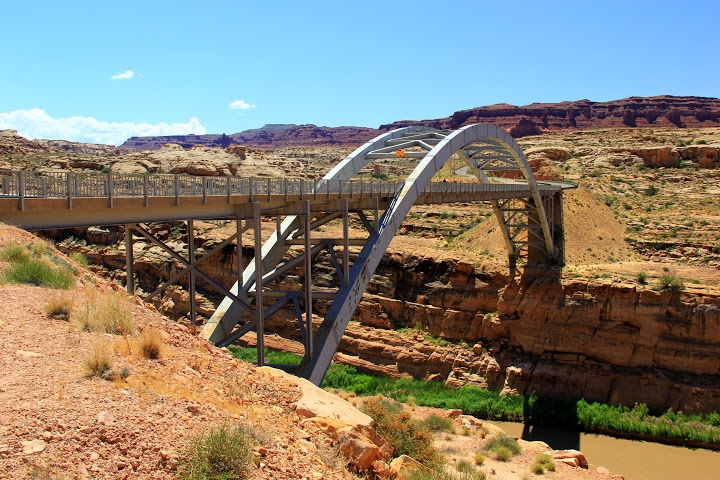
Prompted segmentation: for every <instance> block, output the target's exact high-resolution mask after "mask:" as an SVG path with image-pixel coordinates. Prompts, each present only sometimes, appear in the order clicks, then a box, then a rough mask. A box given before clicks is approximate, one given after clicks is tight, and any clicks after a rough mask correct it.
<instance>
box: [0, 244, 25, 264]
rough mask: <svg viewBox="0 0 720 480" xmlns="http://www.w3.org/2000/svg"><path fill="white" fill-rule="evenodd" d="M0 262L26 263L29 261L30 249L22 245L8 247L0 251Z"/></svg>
mask: <svg viewBox="0 0 720 480" xmlns="http://www.w3.org/2000/svg"><path fill="white" fill-rule="evenodd" d="M0 260H4V261H6V262H10V263H27V262H29V261H30V249H29V248H28V247H25V246H23V245H8V246H7V247H5V248H3V249H2V250H0Z"/></svg>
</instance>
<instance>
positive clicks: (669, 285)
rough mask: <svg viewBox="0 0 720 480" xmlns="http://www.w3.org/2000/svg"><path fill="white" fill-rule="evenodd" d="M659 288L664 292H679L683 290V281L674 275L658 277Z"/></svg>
mask: <svg viewBox="0 0 720 480" xmlns="http://www.w3.org/2000/svg"><path fill="white" fill-rule="evenodd" d="M660 288H661V289H664V290H673V291H679V290H682V289H684V288H685V285H684V284H683V281H682V280H680V279H679V278H677V277H676V276H675V275H669V274H665V275H660Z"/></svg>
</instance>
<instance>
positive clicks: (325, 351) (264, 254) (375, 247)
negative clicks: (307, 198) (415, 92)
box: [202, 124, 556, 385]
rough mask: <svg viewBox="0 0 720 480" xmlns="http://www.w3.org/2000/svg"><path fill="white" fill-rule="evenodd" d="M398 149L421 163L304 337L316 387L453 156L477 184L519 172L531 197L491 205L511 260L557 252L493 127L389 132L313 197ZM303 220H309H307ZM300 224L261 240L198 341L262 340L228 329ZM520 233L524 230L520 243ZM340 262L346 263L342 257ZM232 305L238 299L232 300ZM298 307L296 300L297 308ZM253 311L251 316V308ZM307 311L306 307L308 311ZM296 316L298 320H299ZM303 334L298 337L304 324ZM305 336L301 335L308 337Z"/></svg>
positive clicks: (515, 161)
mask: <svg viewBox="0 0 720 480" xmlns="http://www.w3.org/2000/svg"><path fill="white" fill-rule="evenodd" d="M400 148H402V149H406V151H407V152H408V153H407V155H408V156H411V157H415V158H419V159H420V162H419V164H418V165H417V167H416V168H415V169H414V170H413V172H412V173H411V174H410V175H409V176H408V178H407V179H406V180H405V181H404V182H403V184H402V185H401V187H400V188H399V189H398V190H397V192H396V193H395V196H394V198H393V199H392V201H391V202H390V206H389V207H388V208H387V210H386V211H385V213H384V214H383V215H382V218H381V220H380V222H379V225H378V226H376V227H375V228H374V231H370V235H369V237H368V238H367V240H366V241H365V243H364V245H363V247H362V250H361V252H360V254H359V256H358V257H357V258H356V260H355V262H354V263H353V265H352V268H350V270H349V281H348V282H346V283H345V284H343V285H342V286H341V287H340V288H339V289H338V291H337V292H336V293H335V295H334V299H333V301H332V304H331V305H330V308H329V310H328V312H327V314H326V315H325V319H324V320H323V322H322V325H321V326H320V329H319V331H318V332H317V334H316V335H314V336H313V335H312V333H310V337H314V338H310V340H309V341H308V342H307V343H306V355H305V358H304V359H303V362H302V364H301V366H300V369H299V371H298V373H299V374H300V375H301V376H304V377H306V378H309V379H310V380H311V381H312V382H314V383H315V384H318V385H319V384H320V383H321V382H322V379H323V378H324V376H325V372H326V371H327V368H328V366H329V365H330V361H331V360H332V357H333V355H334V353H335V351H336V349H337V346H338V345H339V343H340V340H341V338H342V336H343V333H344V331H345V328H346V327H347V324H348V322H349V321H350V318H351V316H352V314H353V312H354V310H355V308H356V307H357V305H358V304H359V302H360V300H361V298H362V294H363V292H364V291H365V289H366V287H367V285H368V283H369V282H370V279H371V277H372V275H373V273H374V271H375V269H376V268H377V266H378V264H379V263H380V260H381V259H382V256H383V254H384V252H385V250H386V249H387V247H388V246H389V244H390V242H391V240H392V238H393V237H394V236H395V234H396V232H397V230H398V228H399V227H400V225H401V222H402V220H403V219H404V217H405V215H406V214H407V213H408V211H409V210H410V208H411V207H412V205H413V204H414V203H415V201H416V200H417V199H418V197H419V196H420V195H421V193H422V192H423V189H424V188H425V186H426V185H427V184H428V182H429V181H430V179H431V178H432V177H433V175H435V173H436V172H437V171H438V170H440V169H441V168H442V167H443V165H444V164H445V163H446V162H447V161H448V159H450V157H451V156H452V155H454V154H455V153H459V154H460V155H461V156H462V157H463V158H464V159H465V161H466V162H467V164H468V166H469V168H470V169H471V170H472V172H473V173H474V174H475V175H476V176H477V178H478V179H479V180H480V181H481V182H482V183H497V182H501V183H502V182H504V183H512V182H516V183H517V181H515V180H508V179H505V178H502V177H496V176H494V174H495V173H499V172H503V171H506V170H515V171H520V172H521V174H522V177H523V179H524V182H523V184H526V185H527V188H528V190H529V196H528V197H527V198H526V199H522V200H521V204H520V205H519V206H518V205H516V204H513V203H512V202H516V201H517V200H512V201H511V200H507V201H497V200H493V201H492V204H493V209H494V211H495V214H496V217H497V219H498V222H499V223H500V225H501V230H502V233H503V236H504V239H505V245H506V248H507V251H508V255H509V257H510V259H511V262H512V261H514V259H515V258H517V256H518V254H519V252H520V250H521V249H523V248H525V247H528V249H529V248H530V247H533V248H538V249H540V250H542V251H543V252H544V254H545V256H546V257H547V258H549V259H550V258H553V257H554V256H555V254H556V252H555V247H554V243H553V238H552V228H551V226H550V223H549V222H548V217H547V215H546V212H545V209H544V204H543V199H542V198H541V195H540V193H539V191H538V186H537V182H536V181H535V178H534V176H533V174H532V171H531V169H530V166H529V164H528V162H527V159H526V158H525V155H524V154H523V152H522V150H521V149H520V147H519V146H518V145H517V143H516V142H515V140H514V139H513V138H512V137H511V136H510V135H509V134H508V133H507V132H505V131H504V130H503V129H501V128H499V127H496V126H494V125H487V124H478V125H469V126H466V127H463V128H461V129H459V130H456V131H446V130H435V129H431V128H427V127H407V128H401V129H397V130H393V131H390V132H387V133H385V134H383V135H380V136H378V137H376V138H375V139H373V140H371V141H369V142H367V143H366V144H365V145H363V146H361V147H360V148H358V149H357V150H355V151H354V152H353V153H352V154H350V155H348V156H347V157H346V158H345V159H344V160H343V161H342V162H340V163H339V164H338V165H337V166H336V167H335V168H333V169H332V170H331V171H330V172H329V173H328V174H327V175H325V177H323V179H321V180H320V181H319V182H318V186H317V192H319V193H331V192H335V191H336V190H339V189H341V188H342V184H343V182H346V181H348V180H350V179H352V178H353V177H354V176H356V175H357V174H358V173H359V172H360V170H361V169H362V168H363V167H365V166H366V165H368V164H369V163H370V162H372V161H373V160H377V159H382V158H395V157H396V154H395V151H396V150H397V149H400ZM525 214H527V221H526V222H525V221H518V220H517V217H518V216H519V215H520V216H522V215H525ZM307 217H308V218H309V214H308V216H307ZM302 219H303V218H302V217H300V216H288V217H287V218H286V219H285V220H284V221H283V222H282V224H281V225H280V226H279V228H278V231H277V235H272V236H271V238H270V239H269V240H268V241H267V242H265V244H264V245H263V246H262V251H261V260H260V259H259V258H258V259H257V261H256V263H255V264H252V263H251V264H250V265H249V266H248V267H247V268H246V269H245V270H244V272H243V277H242V278H243V281H242V285H239V284H237V283H236V284H235V286H234V287H233V288H232V290H231V292H232V293H233V294H234V295H236V299H235V300H233V299H232V298H229V297H228V298H225V299H224V300H223V302H222V303H221V304H220V306H219V307H218V309H217V310H216V312H215V314H214V315H213V316H212V318H211V319H210V320H209V321H208V324H207V325H206V326H205V328H204V330H203V332H202V336H203V337H205V338H207V339H208V340H210V341H212V342H213V343H215V344H217V345H227V344H229V343H232V341H234V340H235V339H236V338H239V336H241V334H242V333H243V332H247V331H250V330H251V329H253V328H257V330H258V336H260V335H262V328H263V327H262V320H260V323H259V324H253V321H250V322H248V323H247V324H245V325H244V326H243V327H242V328H240V329H237V330H235V331H233V329H235V326H236V325H237V324H238V322H239V320H240V318H241V317H242V315H243V314H244V313H245V312H246V311H248V305H249V304H250V303H251V302H252V289H253V288H254V289H255V294H256V295H258V294H262V292H258V290H262V286H259V287H258V286H257V283H258V279H261V280H260V282H261V283H262V285H265V284H266V283H268V282H270V281H272V280H273V278H277V277H276V275H275V273H274V272H277V271H279V270H282V268H279V267H278V266H279V265H280V264H281V262H282V259H283V256H284V255H285V254H286V253H287V251H288V250H289V248H290V246H291V245H297V244H298V243H297V242H298V241H299V240H298V237H301V236H303V234H304V235H305V236H306V238H308V237H309V226H308V223H309V221H308V220H307V218H306V224H305V232H304V233H303V228H302V227H303V221H302ZM531 220H532V222H531ZM530 223H533V225H530ZM519 232H526V237H523V236H522V235H521V234H520V233H519ZM256 238H257V237H256ZM308 247H309V240H308V241H307V243H306V252H305V254H304V255H306V256H307V255H311V254H314V252H317V251H318V250H317V248H316V247H313V249H312V250H310V249H308ZM345 256H346V257H347V251H346V252H345ZM287 263H290V262H287ZM287 263H286V265H287ZM256 265H258V266H260V268H261V275H256ZM346 278H347V277H346ZM309 282H311V281H309ZM309 282H306V285H305V286H304V288H305V289H308V288H310V289H312V285H311V284H308V283H309ZM306 298H311V297H306ZM237 299H240V300H241V301H240V302H238V301H236V300H237ZM306 303H307V302H306ZM311 304H312V301H310V307H309V308H310V311H311V308H312V307H311ZM282 306H284V304H280V302H276V303H275V305H274V306H273V307H271V308H269V309H267V310H266V313H268V314H272V313H274V312H276V311H277V310H279V309H280V308H282ZM298 308H299V307H298V306H297V301H296V309H298ZM255 310H256V311H257V307H255ZM307 310H308V305H306V311H307ZM262 317H263V314H260V313H259V312H258V318H260V319H262ZM298 317H299V321H300V314H298ZM308 323H309V321H308ZM301 332H303V327H302V325H301ZM303 335H304V336H307V333H303ZM313 342H315V343H316V344H317V346H318V348H317V349H315V348H313V347H312V345H313ZM258 344H260V342H258Z"/></svg>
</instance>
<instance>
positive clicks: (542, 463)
mask: <svg viewBox="0 0 720 480" xmlns="http://www.w3.org/2000/svg"><path fill="white" fill-rule="evenodd" d="M530 470H532V472H533V473H535V474H538V475H541V474H543V473H545V470H547V471H548V472H554V471H555V462H553V459H552V457H551V456H550V455H548V454H547V453H541V454H538V455H536V456H535V463H534V464H533V465H532V467H531V468H530Z"/></svg>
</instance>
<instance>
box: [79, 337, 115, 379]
mask: <svg viewBox="0 0 720 480" xmlns="http://www.w3.org/2000/svg"><path fill="white" fill-rule="evenodd" d="M83 366H84V367H85V370H86V371H87V373H88V375H89V376H91V377H99V376H102V375H103V374H104V373H106V372H109V371H112V360H111V359H110V345H108V342H107V341H106V340H104V339H103V340H99V341H97V342H95V343H94V344H93V346H92V348H91V349H90V351H89V352H88V354H87V355H86V356H85V358H84V359H83Z"/></svg>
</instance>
